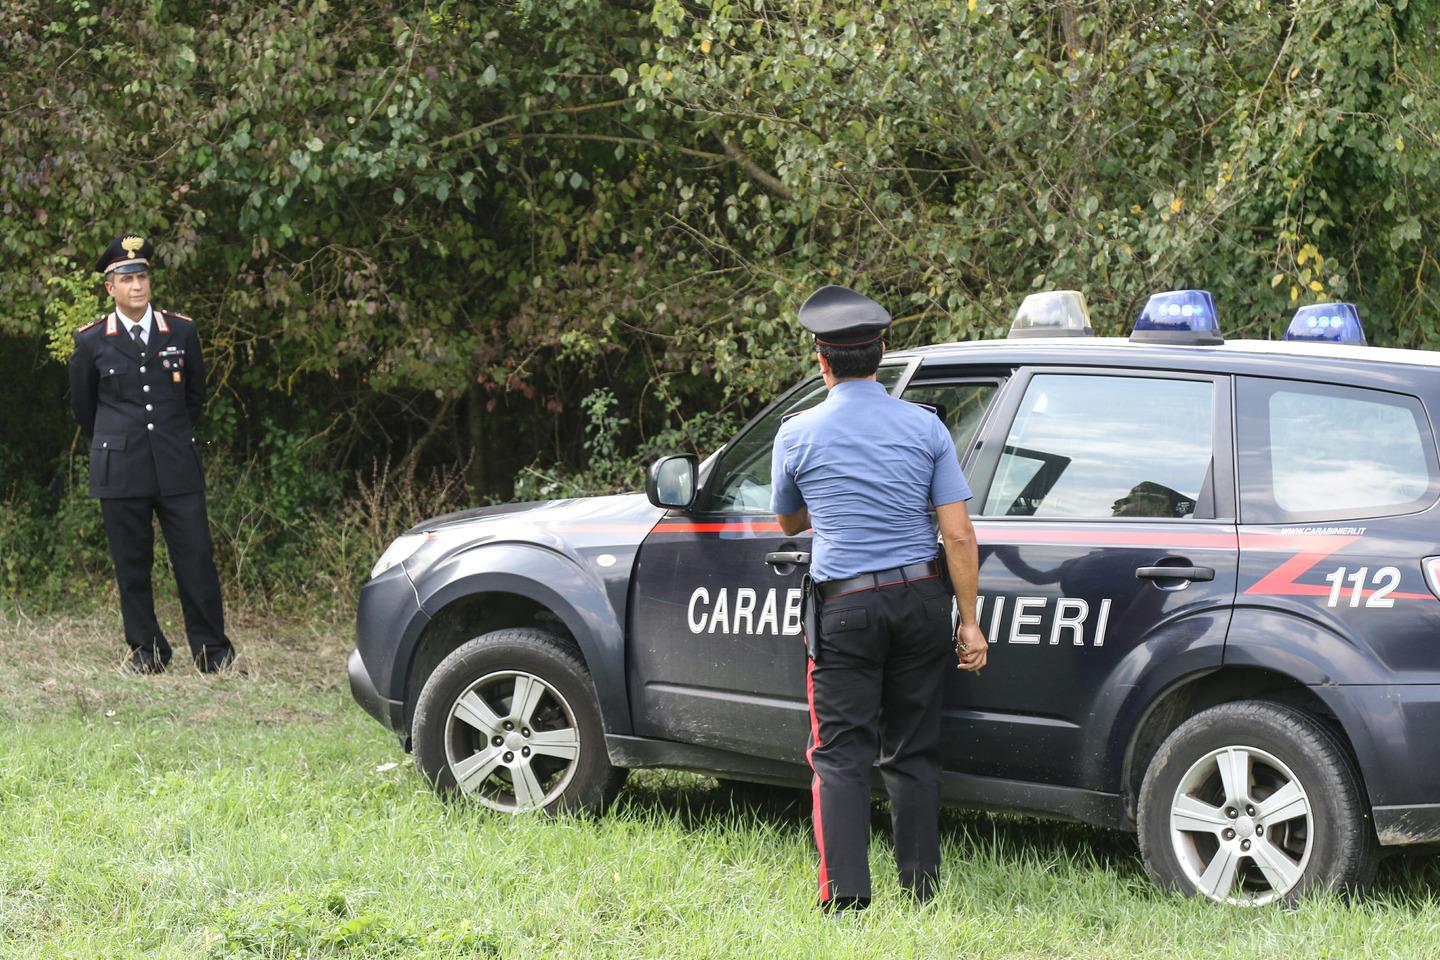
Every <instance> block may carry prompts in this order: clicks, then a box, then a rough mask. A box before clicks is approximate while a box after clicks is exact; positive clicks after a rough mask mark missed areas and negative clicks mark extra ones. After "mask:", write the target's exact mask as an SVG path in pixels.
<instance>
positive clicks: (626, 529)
mask: <svg viewBox="0 0 1440 960" xmlns="http://www.w3.org/2000/svg"><path fill="white" fill-rule="evenodd" d="M664 515H665V510H664V509H662V508H661V507H657V506H655V505H654V504H652V503H651V502H650V501H649V499H648V498H647V497H646V496H645V495H644V494H643V493H626V494H619V495H615V496H607V497H578V498H573V499H568V500H534V501H529V502H526V503H506V504H500V505H497V506H491V507H477V508H475V509H472V510H460V511H457V512H455V513H447V514H445V515H444V516H439V517H432V518H430V519H429V520H425V521H423V522H422V523H417V524H416V525H415V526H413V527H411V528H410V530H409V531H407V532H410V533H444V534H445V535H446V539H452V538H453V539H455V540H463V539H464V538H465V534H466V533H468V532H471V531H473V533H474V536H475V539H477V540H480V539H483V540H486V541H490V540H539V541H541V542H545V541H549V542H552V543H553V542H555V541H560V542H563V543H565V544H566V545H567V546H569V547H570V548H571V549H574V550H579V551H583V550H585V549H587V548H603V547H626V546H631V547H633V546H637V545H638V544H639V543H640V541H641V540H644V539H645V536H646V534H648V533H649V532H650V531H651V529H652V528H654V526H655V524H656V523H657V522H658V521H659V520H660V518H661V517H663V516H664Z"/></svg>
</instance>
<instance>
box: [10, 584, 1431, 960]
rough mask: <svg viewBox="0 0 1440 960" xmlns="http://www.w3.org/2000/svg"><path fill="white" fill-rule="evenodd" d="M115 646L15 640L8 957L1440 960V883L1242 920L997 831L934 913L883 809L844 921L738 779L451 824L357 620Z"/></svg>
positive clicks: (776, 820)
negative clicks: (574, 810) (174, 663)
mask: <svg viewBox="0 0 1440 960" xmlns="http://www.w3.org/2000/svg"><path fill="white" fill-rule="evenodd" d="M176 621H178V617H177V616H175V611H173V610H172V611H169V617H168V618H167V622H176ZM117 633H118V616H113V615H108V614H107V615H101V616H96V617H76V618H70V619H53V618H52V619H46V620H44V621H36V620H32V619H30V618H27V617H25V616H23V615H21V614H17V613H15V612H14V611H13V610H11V611H9V612H7V613H5V614H4V619H3V622H0V731H3V733H4V737H3V743H0V955H3V956H6V957H25V958H31V957H85V958H123V957H142V956H143V957H152V956H153V957H176V958H180V957H185V958H193V957H205V958H220V957H367V958H370V957H503V958H531V957H589V956H594V957H657V958H658V957H664V958H681V957H716V958H718V957H784V958H791V957H847V958H848V957H910V956H914V957H950V958H958V957H1023V958H1041V957H1045V958H1049V957H1131V956H1146V957H1205V958H1207V960H1212V958H1213V960H1219V958H1232V957H1233V958H1244V960H1255V958H1280V957H1285V958H1289V957H1298V958H1311V957H1314V958H1319V957H1433V956H1437V955H1440V903H1437V901H1436V890H1437V889H1440V863H1437V861H1436V860H1434V859H1419V858H1406V859H1394V860H1390V861H1387V862H1386V863H1385V864H1384V865H1383V866H1382V868H1381V873H1380V879H1379V882H1378V884H1377V887H1376V890H1375V891H1374V893H1373V894H1372V895H1371V896H1370V897H1369V898H1367V899H1365V900H1363V901H1361V902H1358V903H1350V904H1346V903H1341V902H1338V901H1334V900H1319V901H1313V902H1310V903H1307V904H1305V905H1303V906H1302V907H1300V908H1299V909H1296V910H1291V911H1283V910H1258V911H1257V910H1244V909H1220V908H1215V907H1212V906H1209V905H1205V904H1200V903H1194V902H1188V901H1182V900H1176V899H1171V898H1168V897H1165V896H1162V895H1160V894H1158V893H1157V892H1155V891H1154V890H1153V889H1152V888H1151V886H1150V885H1149V883H1148V881H1147V880H1146V878H1145V876H1144V873H1143V871H1142V870H1141V867H1140V863H1139V859H1138V855H1137V853H1136V851H1135V845H1134V842H1133V840H1132V839H1131V838H1130V837H1128V836H1125V835H1122V834H1117V833H1110V832H1106V831H1101V830H1093V829H1090V828H1087V827H1079V826H1071V825H1057V824H1048V823H1041V822H1039V821H1032V820H1024V819H1017V818H1008V817H992V816H988V815H985V814H971V813H948V814H947V815H946V818H945V877H944V884H943V890H942V893H941V895H940V897H939V898H938V899H937V901H936V902H935V903H934V904H932V905H931V906H930V907H928V908H926V909H916V908H914V907H911V906H908V905H907V904H905V903H904V902H903V901H902V900H901V899H900V898H899V896H898V894H897V890H896V886H895V883H894V880H893V878H892V877H891V875H890V873H891V871H890V867H889V865H888V858H889V847H888V844H887V842H886V841H885V839H884V835H885V831H884V828H883V825H884V822H885V817H884V809H883V806H881V805H877V808H876V812H877V817H876V821H875V822H876V824H877V831H876V841H875V843H874V844H873V846H872V863H873V867H874V870H875V875H876V877H877V889H876V902H875V904H874V906H873V907H872V908H871V910H870V911H869V912H868V913H866V914H863V915H861V916H859V917H857V918H854V919H851V920H847V921H845V922H842V923H832V922H828V921H826V920H824V919H822V918H821V917H820V916H819V915H818V914H817V912H816V911H815V909H814V908H813V906H812V904H813V896H814V872H813V871H814V863H813V853H812V848H811V842H810V835H809V829H808V824H807V823H806V822H805V821H804V820H803V819H802V817H801V816H800V815H799V814H798V813H797V812H796V810H795V809H793V808H790V809H787V808H785V807H784V805H783V804H773V805H763V804H762V805H759V806H755V805H746V804H743V803H738V802H736V801H735V800H734V798H733V797H732V795H731V794H730V793H729V792H727V791H726V790H724V789H723V788H721V787H720V786H718V785H716V784H715V783H714V782H713V781H711V780H707V779H704V778H699V777H693V776H685V775H680V774H663V773H646V774H641V775H637V776H634V777H632V778H631V781H630V784H629V786H628V787H627V788H626V790H625V791H624V793H623V794H622V798H621V802H620V804H619V805H618V807H617V809H615V810H614V811H613V812H612V813H611V814H609V815H608V816H606V817H604V818H603V819H600V820H597V821H587V820H583V819H562V820H558V821H557V820H544V819H539V818H533V817H526V818H519V819H509V818H505V817H502V816H498V815H492V814H489V813H486V812H484V811H480V810H475V809H470V808H467V807H466V806H464V805H457V804H445V803H442V802H440V801H439V800H437V799H436V798H435V797H434V796H433V795H432V794H431V793H430V792H429V790H428V789H427V788H426V787H425V786H424V784H423V783H422V782H421V780H420V778H419V777H418V775H417V774H416V773H415V770H414V767H413V766H412V765H411V764H410V762H409V758H408V757H407V756H405V755H404V754H402V753H401V751H400V750H399V748H398V747H397V746H396V744H395V741H394V740H393V738H392V737H391V736H390V735H389V733H388V732H386V731H385V730H383V729H381V727H380V726H379V725H378V724H376V723H375V722H374V721H372V720H371V719H370V718H369V717H368V716H366V715H365V714H363V713H362V712H361V711H360V709H359V708H358V707H356V706H355V705H354V704H353V703H352V702H351V700H350V696H349V692H348V690H347V689H346V688H345V683H344V656H345V653H346V652H347V650H348V646H349V627H348V625H347V624H345V623H343V622H342V623H326V622H318V623H298V624H297V623H272V622H246V621H245V620H244V619H243V618H241V619H239V621H238V622H237V623H235V624H234V629H233V634H234V636H235V637H236V639H237V642H238V644H239V645H240V647H241V650H242V653H243V662H244V663H245V665H246V667H247V670H248V676H245V677H231V678H228V679H211V678H205V677H201V676H200V675H198V674H196V673H194V672H193V671H177V672H175V673H172V674H169V675H166V676H163V677H147V678H141V677H132V676H129V675H127V674H125V673H123V672H121V671H120V669H119V662H120V651H119V648H118V639H117ZM177 660H178V658H177Z"/></svg>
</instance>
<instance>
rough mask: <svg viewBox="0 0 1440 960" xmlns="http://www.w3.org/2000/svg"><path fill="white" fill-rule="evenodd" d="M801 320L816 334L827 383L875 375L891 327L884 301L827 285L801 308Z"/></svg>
mask: <svg viewBox="0 0 1440 960" xmlns="http://www.w3.org/2000/svg"><path fill="white" fill-rule="evenodd" d="M800 324H801V326H803V327H804V328H805V329H806V330H808V331H810V333H812V334H814V336H815V352H816V354H818V355H819V357H820V370H821V372H822V373H824V374H825V379H826V383H831V382H833V381H835V380H853V379H863V378H867V377H873V376H874V375H875V371H876V369H877V368H878V367H879V366H880V358H881V357H882V356H884V355H885V331H886V330H887V329H889V327H890V314H889V312H888V311H887V310H886V309H885V308H884V307H882V306H880V304H878V303H876V302H875V301H874V300H871V299H870V298H869V297H867V296H865V295H863V294H859V293H856V292H855V291H854V290H850V289H847V288H846V287H837V286H825V287H821V288H820V289H819V290H816V291H815V292H814V293H812V294H811V295H810V299H808V300H806V301H805V304H804V306H802V307H801V308H800Z"/></svg>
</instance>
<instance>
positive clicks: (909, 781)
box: [771, 286, 987, 910]
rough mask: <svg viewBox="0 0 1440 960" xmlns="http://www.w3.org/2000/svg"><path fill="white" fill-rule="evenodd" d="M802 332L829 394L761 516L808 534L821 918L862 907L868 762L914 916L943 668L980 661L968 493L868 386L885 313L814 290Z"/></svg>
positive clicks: (934, 842)
mask: <svg viewBox="0 0 1440 960" xmlns="http://www.w3.org/2000/svg"><path fill="white" fill-rule="evenodd" d="M800 323H801V324H802V325H803V326H804V327H805V329H806V330H808V331H810V333H811V334H813V335H814V337H815V347H816V353H817V354H818V359H819V362H820V372H821V373H822V374H823V376H824V378H825V385H826V387H827V388H829V393H828V394H827V396H826V398H825V401H824V402H823V403H821V404H820V405H819V406H816V407H813V408H811V409H810V410H806V411H804V412H803V413H798V414H795V415H794V416H792V417H789V418H787V419H786V421H785V422H784V423H783V424H782V425H781V427H780V430H779V432H778V433H777V434H776V436H775V448H774V455H773V460H772V463H771V481H772V493H771V508H772V509H773V510H774V511H775V514H776V519H777V520H778V521H779V523H780V528H781V530H782V531H783V532H784V533H785V534H786V535H787V536H794V535H795V534H797V533H800V532H801V531H803V530H805V529H806V528H807V527H812V526H813V527H814V530H815V536H814V541H813V545H812V551H811V565H810V578H811V582H810V583H808V584H807V590H806V598H807V599H806V603H807V609H806V615H805V618H804V619H805V635H806V644H807V649H808V653H809V657H810V660H809V670H808V675H807V686H808V688H809V694H810V733H811V743H810V749H809V750H808V751H807V754H806V755H807V757H808V758H809V760H810V766H811V768H812V770H813V771H814V774H815V775H814V778H813V780H812V785H811V795H812V800H813V803H814V824H815V840H816V845H817V846H818V848H819V853H820V870H819V881H820V903H821V905H822V906H823V907H825V908H826V909H829V910H839V909H857V908H863V907H864V906H866V905H867V904H868V903H869V902H870V868H869V860H868V855H867V853H866V845H867V842H868V840H869V833H870V775H871V771H872V769H873V768H874V766H875V765H876V760H877V758H878V761H879V769H880V774H881V776H882V778H883V779H884V781H885V788H886V792H887V793H888V794H889V795H890V808H891V819H892V824H893V827H894V833H895V861H896V867H897V868H898V870H899V875H900V883H901V885H902V886H904V887H905V888H906V889H908V890H909V891H910V893H911V894H912V895H913V896H914V898H915V899H916V900H917V901H920V902H925V901H927V900H929V899H930V897H931V896H933V894H934V890H935V882H936V879H937V876H938V873H939V866H940V824H939V821H940V770H941V768H940V753H939V749H940V723H941V695H942V690H943V686H944V678H945V675H946V673H947V671H946V669H945V664H946V662H947V661H948V662H950V663H955V662H956V660H955V658H957V657H958V660H959V662H958V666H959V667H960V668H961V669H965V670H978V669H980V668H981V667H982V666H984V665H985V659H986V653H987V645H986V641H985V636H984V634H982V633H981V631H980V627H979V625H978V624H977V623H976V622H975V589H976V577H977V568H978V565H979V559H978V553H977V550H976V545H975V530H974V528H973V526H972V525H971V523H970V519H969V516H968V514H967V513H966V509H965V501H966V500H968V499H969V498H970V487H969V485H968V484H967V483H966V482H965V477H964V475H963V474H962V473H961V471H960V464H959V461H958V459H957V458H956V456H955V444H954V441H953V440H952V439H951V437H950V431H949V430H947V429H946V428H945V425H944V423H943V422H941V420H940V418H939V417H938V416H937V415H936V413H935V410H934V409H933V408H931V407H925V406H922V405H920V404H913V403H907V402H905V401H903V400H898V399H896V398H894V397H892V396H890V395H889V393H888V392H887V391H886V390H885V388H884V387H883V386H881V385H880V384H879V383H878V382H876V379H875V371H876V369H877V368H878V366H879V364H880V358H881V356H882V355H883V353H884V349H885V343H884V336H885V331H886V329H887V328H888V327H889V326H890V314H889V313H888V312H886V310H885V308H884V307H882V306H881V305H880V304H878V303H876V302H875V301H874V300H871V299H870V298H869V297H866V296H862V295H861V294H859V293H856V292H855V291H853V290H847V289H845V288H844V287H836V286H827V287H823V288H821V289H820V290H818V291H816V293H815V294H814V295H812V296H811V297H810V299H809V300H807V301H806V302H805V305H804V306H803V307H801V308H800ZM932 509H933V510H934V511H935V515H936V517H937V518H938V520H939V526H940V534H941V536H942V537H943V539H944V542H945V547H946V550H945V554H944V559H942V558H941V557H937V549H936V547H937V543H936V531H935V521H934V520H932V519H931V513H930V512H931V510H932ZM952 597H953V598H954V600H955V601H956V602H957V603H958V610H959V613H960V618H959V623H958V628H956V627H952V622H951V600H952ZM952 651H953V652H952Z"/></svg>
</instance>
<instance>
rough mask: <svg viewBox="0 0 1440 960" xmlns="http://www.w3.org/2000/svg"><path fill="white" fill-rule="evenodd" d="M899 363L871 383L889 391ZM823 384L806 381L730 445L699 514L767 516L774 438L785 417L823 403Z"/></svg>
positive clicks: (900, 370) (902, 367) (899, 370)
mask: <svg viewBox="0 0 1440 960" xmlns="http://www.w3.org/2000/svg"><path fill="white" fill-rule="evenodd" d="M905 369H906V365H905V364H903V363H892V364H886V365H883V366H881V367H880V369H879V370H878V371H876V374H875V379H876V380H878V381H879V382H880V384H881V385H882V386H884V387H885V389H887V390H890V389H893V388H894V386H895V384H896V383H898V382H899V381H900V376H901V374H903V373H904V372H905ZM825 394H826V389H825V382H824V381H823V380H821V379H820V378H819V377H816V378H815V379H813V380H809V381H807V382H806V383H805V384H804V385H802V386H801V387H800V388H799V389H798V390H796V391H795V392H793V393H792V394H791V396H790V398H789V399H788V400H786V402H784V403H780V404H776V405H775V406H774V407H772V408H771V409H770V410H767V411H766V412H765V414H764V416H762V417H761V418H760V419H759V420H757V421H755V422H754V423H752V424H751V425H750V427H749V429H747V430H746V431H745V432H744V433H742V434H741V435H740V436H739V437H737V438H736V439H735V440H734V441H732V442H731V444H730V446H729V447H728V448H727V449H726V450H725V452H724V453H723V454H722V455H721V457H720V462H719V463H717V464H716V465H715V471H714V473H713V474H712V475H711V479H710V482H708V483H707V484H706V485H705V486H706V495H705V498H704V502H703V503H702V505H701V507H700V511H701V512H702V513H769V512H770V455H771V453H772V451H773V450H774V447H775V434H777V433H779V432H780V423H781V421H782V420H783V419H784V418H785V416H786V415H787V414H791V413H798V412H799V411H801V410H809V409H810V408H811V407H813V406H815V405H817V404H818V403H820V402H821V401H822V400H824V399H825Z"/></svg>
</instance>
